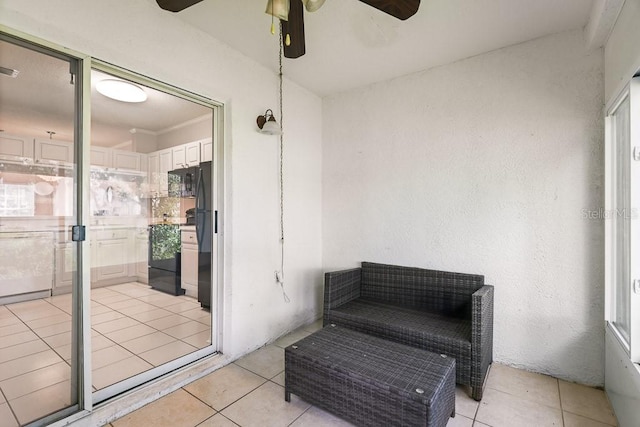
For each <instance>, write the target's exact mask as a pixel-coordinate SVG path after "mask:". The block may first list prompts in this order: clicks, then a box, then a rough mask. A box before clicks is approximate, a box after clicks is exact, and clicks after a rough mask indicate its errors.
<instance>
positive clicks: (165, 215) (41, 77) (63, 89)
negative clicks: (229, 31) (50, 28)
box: [0, 40, 216, 425]
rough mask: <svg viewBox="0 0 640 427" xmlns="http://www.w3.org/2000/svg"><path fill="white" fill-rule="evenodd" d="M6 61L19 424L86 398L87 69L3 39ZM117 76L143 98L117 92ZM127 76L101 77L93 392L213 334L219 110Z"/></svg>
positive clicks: (11, 362) (0, 54) (6, 397)
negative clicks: (80, 146) (77, 304)
mask: <svg viewBox="0 0 640 427" xmlns="http://www.w3.org/2000/svg"><path fill="white" fill-rule="evenodd" d="M0 67H1V68H0V71H1V73H0V93H1V94H2V96H1V98H0V245H1V246H0V247H2V253H3V256H2V257H0V409H1V405H7V408H8V410H10V411H11V413H12V415H13V416H14V417H15V419H16V420H17V421H18V423H19V424H21V425H22V424H27V423H29V422H32V421H33V420H35V419H38V418H40V417H42V416H45V415H47V414H49V413H52V412H55V411H57V410H60V409H61V408H65V407H68V406H70V405H72V404H73V403H74V401H75V400H76V399H77V396H75V386H74V384H73V382H72V381H73V380H72V377H73V374H72V373H73V366H74V360H73V359H74V357H72V354H74V352H73V350H72V349H73V348H74V342H73V334H72V328H73V322H72V315H73V310H72V304H73V298H72V291H73V290H74V287H75V286H78V283H77V281H76V279H75V277H76V274H75V270H76V259H77V244H76V243H75V242H74V241H73V239H72V233H71V227H72V226H73V225H75V224H77V220H76V218H77V214H78V212H77V211H76V205H77V203H76V202H77V201H76V196H75V192H76V185H77V179H78V176H77V173H78V167H77V165H78V162H77V160H76V159H75V158H74V156H75V149H74V143H73V141H74V132H75V129H74V108H75V107H74V106H75V103H74V99H75V98H74V93H75V92H74V91H75V83H74V79H76V78H77V77H76V75H77V73H75V72H74V63H73V62H70V61H68V60H65V59H64V58H62V59H61V58H56V57H54V56H51V55H49V54H48V53H46V52H44V53H43V52H40V51H36V50H33V49H30V48H27V47H25V46H20V45H18V44H15V43H12V42H9V41H6V40H0ZM114 80H117V81H120V83H123V81H124V83H125V85H124V86H123V87H124V89H126V90H128V91H130V92H131V95H133V96H140V98H139V99H138V100H137V101H130V100H127V101H123V100H121V99H119V98H118V97H119V96H123V95H121V94H115V95H114V94H109V93H108V92H107V90H108V89H105V88H108V87H109V86H110V85H112V84H113V81H114ZM127 83H128V84H129V85H128V87H127V85H126V84H127ZM131 83H132V82H128V81H126V80H125V79H122V78H118V77H115V76H113V75H110V74H108V73H106V72H104V71H100V70H98V69H93V70H92V71H91V86H92V87H91V153H90V157H91V161H90V163H91V166H90V184H89V187H90V188H89V194H90V201H89V209H90V215H91V216H90V217H91V222H90V225H89V227H87V229H86V238H87V240H88V241H89V242H90V260H91V267H90V271H91V274H90V275H91V286H90V288H91V292H90V298H91V329H92V383H93V390H94V392H95V391H99V390H104V389H108V388H109V387H113V385H114V384H116V385H117V383H119V382H120V381H123V380H126V379H128V378H131V377H133V376H135V375H137V374H140V373H143V372H145V371H148V370H151V369H153V368H155V367H157V366H160V365H162V364H165V363H167V362H170V361H172V360H175V359H177V358H180V357H182V356H184V355H186V354H189V353H193V352H195V351H197V350H199V349H202V348H205V347H208V346H211V345H212V337H213V333H212V326H211V322H212V315H211V306H212V302H211V298H212V293H211V290H212V277H215V274H214V275H213V276H212V269H214V270H215V266H216V261H215V259H214V242H213V237H214V227H215V221H216V212H215V210H214V203H213V202H214V194H215V192H214V190H215V189H214V182H213V181H214V180H213V177H214V173H213V161H214V159H213V127H214V121H213V110H212V107H211V106H207V105H204V104H201V103H198V102H193V101H191V100H188V99H185V98H184V97H181V96H177V95H176V94H172V93H166V92H163V91H160V90H157V89H154V88H151V87H148V86H144V85H141V84H138V83H136V84H131ZM103 93H107V95H104V94H103ZM110 96H112V97H113V98H112V97H110ZM114 390H115V389H114ZM113 393H115V392H113ZM113 393H111V394H113ZM107 395H108V394H105V395H104V396H107Z"/></svg>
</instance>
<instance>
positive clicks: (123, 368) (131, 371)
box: [92, 356, 153, 390]
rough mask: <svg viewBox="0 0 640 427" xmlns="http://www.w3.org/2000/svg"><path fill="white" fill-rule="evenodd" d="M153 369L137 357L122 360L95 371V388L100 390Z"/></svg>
mask: <svg viewBox="0 0 640 427" xmlns="http://www.w3.org/2000/svg"><path fill="white" fill-rule="evenodd" d="M151 368H153V366H152V365H150V364H149V363H147V362H145V361H144V360H142V359H140V358H139V357H136V356H134V357H130V358H128V359H124V360H120V361H119V362H116V363H112V364H110V365H107V366H105V367H103V368H100V369H94V370H93V372H92V374H93V386H94V387H95V388H96V389H97V390H100V389H102V388H105V387H106V386H108V385H111V384H115V383H117V382H118V381H122V380H123V379H125V378H129V377H132V376H134V375H137V374H139V373H141V372H144V371H148V370H149V369H151Z"/></svg>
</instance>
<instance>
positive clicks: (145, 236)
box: [134, 229, 149, 283]
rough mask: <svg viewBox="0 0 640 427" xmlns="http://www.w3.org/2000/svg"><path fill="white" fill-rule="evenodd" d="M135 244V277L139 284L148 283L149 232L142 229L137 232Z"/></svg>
mask: <svg viewBox="0 0 640 427" xmlns="http://www.w3.org/2000/svg"><path fill="white" fill-rule="evenodd" d="M134 240H135V242H134V246H135V247H134V250H135V254H136V258H135V274H134V275H135V276H136V277H137V278H138V281H139V282H143V283H147V282H148V276H149V231H147V230H146V229H140V230H138V231H137V232H136V237H135V239H134Z"/></svg>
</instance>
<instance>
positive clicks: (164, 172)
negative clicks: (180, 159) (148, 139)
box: [157, 148, 174, 196]
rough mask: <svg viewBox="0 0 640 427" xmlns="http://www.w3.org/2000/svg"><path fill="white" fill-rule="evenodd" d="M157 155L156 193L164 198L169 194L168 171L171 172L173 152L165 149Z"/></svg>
mask: <svg viewBox="0 0 640 427" xmlns="http://www.w3.org/2000/svg"><path fill="white" fill-rule="evenodd" d="M157 153H158V175H157V177H158V178H157V182H158V193H159V194H161V195H164V196H166V195H167V194H169V176H168V174H169V171H170V170H173V169H174V167H173V150H172V149H171V148H167V149H165V150H160V151H158V152H157Z"/></svg>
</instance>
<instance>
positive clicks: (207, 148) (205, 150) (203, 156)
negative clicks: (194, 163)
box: [200, 138, 213, 162]
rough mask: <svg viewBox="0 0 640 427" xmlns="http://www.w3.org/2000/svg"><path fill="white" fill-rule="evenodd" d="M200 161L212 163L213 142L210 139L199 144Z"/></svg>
mask: <svg viewBox="0 0 640 427" xmlns="http://www.w3.org/2000/svg"><path fill="white" fill-rule="evenodd" d="M200 161H201V162H211V161H213V141H212V140H211V138H209V139H205V140H204V141H202V142H201V143H200Z"/></svg>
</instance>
